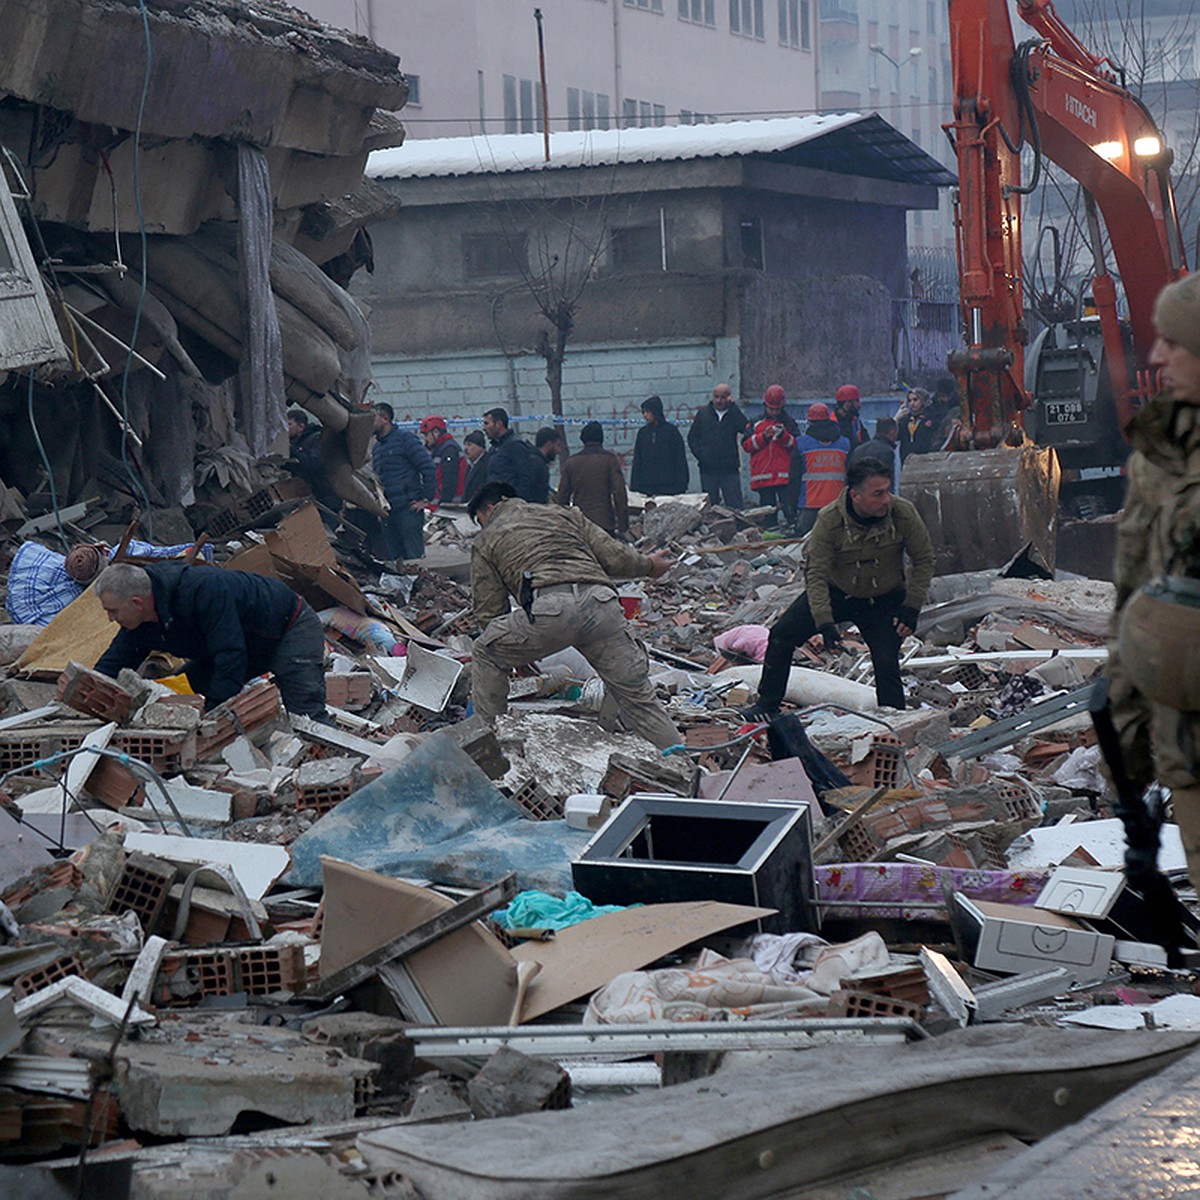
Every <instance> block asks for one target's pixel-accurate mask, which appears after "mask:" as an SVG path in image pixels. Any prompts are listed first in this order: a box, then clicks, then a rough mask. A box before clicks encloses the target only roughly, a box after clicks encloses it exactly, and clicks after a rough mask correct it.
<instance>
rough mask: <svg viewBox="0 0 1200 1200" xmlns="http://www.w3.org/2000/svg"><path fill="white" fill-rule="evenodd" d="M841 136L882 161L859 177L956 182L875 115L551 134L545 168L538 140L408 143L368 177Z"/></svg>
mask: <svg viewBox="0 0 1200 1200" xmlns="http://www.w3.org/2000/svg"><path fill="white" fill-rule="evenodd" d="M855 127H860V128H858V129H855ZM839 131H845V132H847V133H849V132H851V131H853V132H854V133H855V134H857V135H860V136H856V137H854V138H853V139H852V141H853V142H855V143H856V144H857V148H858V149H860V150H861V152H862V154H863V155H873V156H874V157H875V159H876V160H877V161H876V163H875V166H876V168H877V169H874V170H862V171H861V173H862V174H866V175H880V174H881V172H880V170H879V169H878V168H879V166H880V165H881V163H884V160H886V163H885V164H884V165H886V166H888V167H890V168H892V169H891V170H888V171H887V173H886V176H885V177H889V178H901V177H904V178H911V179H912V180H913V182H920V183H938V184H946V183H953V182H954V177H953V175H951V174H950V173H949V172H948V171H946V169H945V168H944V167H942V165H941V164H940V163H939V162H937V160H936V159H934V158H932V157H930V156H929V155H927V154H926V153H925V152H924V151H923V150H921V149H920V147H919V146H917V145H916V144H915V143H913V142H911V141H909V139H908V138H906V137H905V136H904V134H902V133H901V132H900V131H899V130H898V129H894V128H893V127H892V126H890V125H888V123H887V122H886V121H884V120H883V118H881V117H880V116H879V115H878V114H874V113H868V114H863V113H836V114H832V115H828V116H818V115H811V116H804V117H777V118H772V119H768V120H759V121H728V122H724V123H721V124H716V125H664V126H659V127H656V128H651V129H595V130H588V131H576V132H570V133H551V135H550V161H549V162H548V163H547V162H546V161H545V160H544V141H543V137H542V135H541V134H540V133H505V134H496V135H480V136H478V137H455V138H422V139H419V140H413V141H408V142H405V143H404V145H403V146H400V147H397V148H395V149H389V150H376V151H375V152H374V153H373V154H371V155H370V157H369V158H368V160H367V175H368V176H369V177H370V178H372V179H420V178H427V177H432V176H444V175H480V174H496V173H501V174H504V173H509V172H518V171H539V170H551V169H562V168H567V167H581V166H584V167H603V166H613V165H615V164H618V163H634V162H667V161H672V160H678V159H686V158H728V157H731V156H735V155H738V156H742V155H749V154H760V155H761V154H777V153H780V152H782V151H787V150H792V149H794V148H795V147H797V146H802V145H804V144H806V143H810V142H814V141H816V140H818V139H823V138H829V137H830V135H832V134H836V133H838V132H839ZM861 135H866V136H861ZM814 165H819V164H814ZM827 169H834V170H838V169H840V170H843V171H845V170H847V167H846V166H845V165H840V166H836V165H832V164H830V165H828V167H827ZM894 172H899V173H894Z"/></svg>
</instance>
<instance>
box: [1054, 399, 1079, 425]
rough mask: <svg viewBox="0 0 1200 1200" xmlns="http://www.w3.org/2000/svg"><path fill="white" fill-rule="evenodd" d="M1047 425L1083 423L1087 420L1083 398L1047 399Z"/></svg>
mask: <svg viewBox="0 0 1200 1200" xmlns="http://www.w3.org/2000/svg"><path fill="white" fill-rule="evenodd" d="M1045 413H1046V424H1047V425H1082V424H1083V423H1084V422H1085V421H1086V420H1087V413H1085V412H1084V411H1083V401H1082V400H1047V401H1046V402H1045Z"/></svg>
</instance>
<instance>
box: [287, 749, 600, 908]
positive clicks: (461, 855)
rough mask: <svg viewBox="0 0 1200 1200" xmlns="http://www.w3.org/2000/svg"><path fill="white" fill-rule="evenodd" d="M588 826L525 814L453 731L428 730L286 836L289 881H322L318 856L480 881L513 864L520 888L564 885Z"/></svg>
mask: <svg viewBox="0 0 1200 1200" xmlns="http://www.w3.org/2000/svg"><path fill="white" fill-rule="evenodd" d="M587 840H588V835H587V833H586V832H583V831H580V830H576V829H570V828H568V826H567V823H566V822H565V821H530V820H529V819H528V818H526V817H525V815H524V813H523V812H522V810H521V808H520V807H519V806H518V805H517V804H516V803H515V802H514V801H512V800H510V799H509V798H508V797H507V796H505V795H504V794H503V793H502V792H500V791H499V789H498V788H497V787H496V786H495V785H494V784H493V783H492V781H491V780H490V779H489V778H488V777H487V776H486V775H485V774H484V773H483V771H481V770H480V769H479V767H478V766H477V765H476V764H475V762H474V760H473V759H472V758H471V756H470V755H469V754H467V753H466V751H464V750H463V749H462V748H461V747H460V746H459V745H458V743H457V742H455V741H454V739H453V738H450V737H446V736H437V735H435V736H433V737H430V738H427V739H426V740H425V741H424V742H422V743H421V745H419V746H418V747H417V748H416V749H415V750H414V751H413V752H412V754H410V755H409V756H408V758H406V759H405V760H404V761H403V762H402V763H401V764H400V765H399V766H398V767H396V768H395V769H393V770H391V771H388V772H387V773H386V774H385V775H381V776H380V777H379V778H378V779H376V780H374V781H373V782H371V783H368V784H367V785H366V786H365V787H362V788H359V790H358V791H357V792H355V793H354V794H353V795H351V796H349V797H348V798H347V799H345V800H343V801H342V802H341V804H339V805H338V806H337V807H336V808H335V809H333V811H332V812H329V813H326V815H325V816H323V817H322V818H321V819H320V820H319V821H318V822H317V823H316V824H315V825H313V826H312V827H311V828H310V829H309V830H308V831H307V832H305V833H303V834H301V835H300V837H298V838H297V839H296V840H295V841H294V842H293V843H292V869H291V870H290V871H289V872H288V874H287V875H286V876H285V877H284V878H285V881H286V882H287V883H290V884H293V885H295V886H297V887H319V886H320V885H321V855H323V854H328V855H332V856H333V857H334V858H340V859H343V860H344V861H345V862H349V863H353V864H354V865H355V866H357V867H363V868H364V869H366V870H370V871H378V872H380V873H381V874H383V875H390V876H392V877H393V878H395V877H405V878H409V879H427V880H430V881H431V882H433V883H443V884H453V885H456V886H459V887H483V886H485V885H486V884H488V883H493V882H495V880H497V879H498V878H500V877H501V876H503V875H506V874H508V872H509V871H516V873H517V877H518V880H519V882H520V885H521V886H522V887H523V888H541V889H542V890H544V891H547V892H557V893H560V894H561V893H563V892H566V891H569V890H570V888H571V860H572V859H574V858H578V856H579V854H580V852H581V851H582V850H583V847H584V846H585V845H586V844H587Z"/></svg>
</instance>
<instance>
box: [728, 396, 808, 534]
mask: <svg viewBox="0 0 1200 1200" xmlns="http://www.w3.org/2000/svg"><path fill="white" fill-rule="evenodd" d="M786 400H787V397H786V396H785V395H784V392H783V388H781V387H780V386H779V384H777V383H773V384H771V386H770V387H769V388H767V390H766V391H765V392H764V393H763V410H762V415H761V416H760V417H759V418H758V419H757V420H755V421H754V424H753V426H752V428H751V430H750V432H749V433H748V434H747V435H746V436H745V437H744V438H743V439H742V449H743V450H745V451H746V453H747V454H749V455H750V490H751V491H752V492H757V493H758V502H759V504H771V505H774V507H775V512H773V513H772V514H771V516H770V517H769V518H768V520H767V528H768V529H771V528H774V526H775V525H776V523H777V522H778V519H779V510H780V509H782V510H783V519H784V522H785V524H787V525H792V524H794V522H795V519H796V513H795V509H794V508H792V506H791V503H790V499H791V493H790V491H789V488H788V481H789V479H790V476H791V467H792V451H793V450H794V449H795V448H796V435H797V434H798V433H799V432H800V430H799V427H798V426H797V425H796V422H795V419H794V418H793V417H792V414H791V413H789V412H788V411H787V409H785V408H784V403H785V401H786Z"/></svg>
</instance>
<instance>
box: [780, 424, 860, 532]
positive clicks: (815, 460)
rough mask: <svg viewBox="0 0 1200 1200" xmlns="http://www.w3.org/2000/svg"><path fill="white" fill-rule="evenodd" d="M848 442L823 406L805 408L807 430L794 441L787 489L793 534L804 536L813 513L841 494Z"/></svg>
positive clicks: (814, 515) (815, 515) (815, 514)
mask: <svg viewBox="0 0 1200 1200" xmlns="http://www.w3.org/2000/svg"><path fill="white" fill-rule="evenodd" d="M849 450H850V443H849V442H848V441H846V439H845V437H844V436H843V435H842V431H841V429H839V428H838V423H837V422H836V421H835V420H834V419H833V417H832V416H831V415H830V412H829V407H828V405H825V404H819V403H818V404H810V405H809V406H808V427H807V428H806V429H805V431H804V433H803V434H801V435H800V437H799V438H798V439H797V441H796V452H795V453H794V454H793V455H792V461H791V476H790V480H789V483H788V488H789V491H790V493H791V497H792V498H791V501H790V504H791V508H792V511H793V512H794V513H795V514H796V517H795V523H796V532H797V533H798V534H805V533H807V532H808V531H809V530H810V529H811V528H812V527H813V526H814V525H815V524H816V521H817V513H819V512H820V511H821V509H823V508H824V507H825V505H826V504H828V503H830V501H832V500H835V499H836V498H837V497H838V495H839V494H840V493H841V490H842V487H843V486H844V484H845V482H846V455H847V453H848V452H849Z"/></svg>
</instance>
